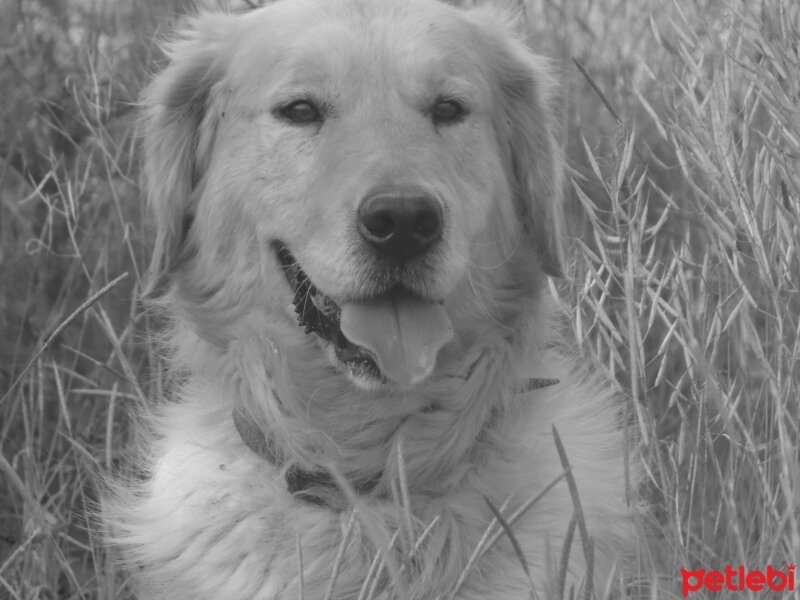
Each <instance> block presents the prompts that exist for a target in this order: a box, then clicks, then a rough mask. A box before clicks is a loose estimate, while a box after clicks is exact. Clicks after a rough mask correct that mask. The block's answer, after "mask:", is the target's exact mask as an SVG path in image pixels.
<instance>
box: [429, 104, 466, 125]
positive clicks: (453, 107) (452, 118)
mask: <svg viewBox="0 0 800 600" xmlns="http://www.w3.org/2000/svg"><path fill="white" fill-rule="evenodd" d="M466 114H467V109H466V107H465V106H464V105H463V104H462V103H461V102H459V101H458V100H453V99H451V98H450V99H442V98H440V99H439V100H437V101H436V104H434V105H433V108H432V109H431V117H432V118H433V122H434V123H436V124H437V125H449V124H451V123H458V122H459V121H461V120H462V119H463V118H464V117H465V116H466Z"/></svg>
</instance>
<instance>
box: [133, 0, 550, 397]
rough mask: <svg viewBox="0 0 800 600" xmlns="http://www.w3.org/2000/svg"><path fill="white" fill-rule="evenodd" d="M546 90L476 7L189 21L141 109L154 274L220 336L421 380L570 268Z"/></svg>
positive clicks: (372, 375)
mask: <svg viewBox="0 0 800 600" xmlns="http://www.w3.org/2000/svg"><path fill="white" fill-rule="evenodd" d="M547 86H548V80H547V74H546V71H545V69H544V67H543V65H542V63H541V61H540V60H539V59H537V58H536V57H535V56H534V55H532V54H530V53H529V52H528V50H527V49H526V48H525V47H524V45H523V44H522V43H521V42H519V41H518V40H516V39H515V37H514V34H513V31H512V28H511V26H510V25H509V24H507V23H504V22H498V21H497V18H496V17H495V16H494V13H493V12H488V11H482V10H479V9H477V10H471V11H466V10H461V9H458V8H455V7H453V6H450V5H446V4H443V3H439V2H435V1H433V0H412V1H403V2H399V1H391V0H282V1H278V2H275V3H273V4H271V5H269V6H267V7H266V8H264V9H260V10H258V11H253V12H251V13H248V14H246V15H242V16H239V17H232V16H219V15H216V16H206V17H201V18H199V19H198V20H196V21H195V23H194V26H193V30H192V32H191V33H190V34H188V36H187V38H186V39H185V40H183V41H181V42H178V43H177V44H176V45H175V46H174V48H173V56H172V62H171V64H170V66H168V67H167V69H166V70H165V71H164V72H163V73H162V75H160V76H159V78H158V79H157V80H156V81H155V82H154V84H153V85H152V86H151V88H150V91H149V95H148V97H147V99H146V102H147V104H148V106H149V121H148V129H147V132H146V138H145V152H146V157H147V163H146V168H147V175H148V179H149V192H150V197H151V202H152V203H153V206H154V208H155V213H156V217H157V220H158V227H159V232H158V241H157V248H156V253H155V256H154V262H153V265H154V270H155V275H156V276H161V275H163V274H165V273H169V274H171V275H172V277H173V278H174V280H175V282H176V283H177V284H178V286H177V287H178V292H179V295H181V294H182V295H183V297H184V299H185V304H186V306H187V307H191V308H187V310H189V312H191V311H192V310H195V311H197V313H198V316H197V317H196V320H197V321H198V322H202V323H204V326H205V328H206V329H209V330H211V331H206V335H207V336H208V337H210V338H212V339H217V340H220V341H222V342H224V341H225V340H227V339H231V338H232V337H236V336H237V335H238V334H239V332H241V330H242V328H246V327H249V326H252V323H253V322H254V319H253V315H254V314H257V315H262V314H268V315H270V318H269V320H270V322H271V324H272V325H271V327H272V329H271V333H270V335H278V336H281V337H295V338H310V337H311V336H310V335H307V333H306V331H308V332H310V333H311V334H313V337H314V339H315V342H316V343H318V344H319V346H320V350H321V351H322V352H324V353H327V355H328V356H329V358H330V360H331V361H332V363H333V364H335V365H336V366H338V367H339V368H340V369H341V370H342V371H343V372H345V373H347V374H348V375H349V376H350V378H351V380H352V381H354V382H355V383H356V384H358V385H360V386H362V387H375V386H379V385H381V384H397V385H401V386H411V385H416V384H418V383H420V382H422V381H424V380H426V379H427V378H428V377H429V376H430V375H431V373H432V372H433V371H434V369H435V366H436V362H437V356H438V355H439V352H440V350H441V349H442V348H443V347H445V346H446V345H447V344H449V343H450V342H451V339H452V338H453V336H454V335H455V336H457V337H458V336H459V335H460V334H461V333H464V334H467V333H468V332H466V331H464V332H461V331H460V330H461V329H463V328H464V327H465V324H464V323H466V321H472V322H474V321H475V318H476V315H478V314H482V315H483V318H484V319H495V320H496V319H497V318H498V315H496V314H492V311H491V308H487V306H489V307H490V306H491V305H492V303H493V302H492V296H493V295H496V294H501V293H502V292H503V288H505V287H508V286H519V285H523V283H522V282H520V281H519V278H520V277H523V276H524V277H531V276H535V275H536V272H537V270H539V269H541V270H543V271H544V272H547V273H549V274H552V275H558V274H559V273H560V271H561V261H562V256H561V250H560V239H559V237H560V232H561V214H560V207H559V201H560V198H559V194H560V175H559V170H560V167H561V159H560V154H559V150H558V145H557V144H556V143H555V141H554V131H553V124H552V118H551V117H550V115H549V112H548V108H547V93H548V92H547ZM521 264H525V265H527V268H525V269H520V265H521ZM187 299H188V300H187ZM295 312H296V313H297V315H295V314H294V313H295ZM465 314H469V315H470V318H469V319H466V320H465V319H463V318H462V317H463V316H464V315H465ZM298 318H299V321H300V327H298V326H297V320H298ZM462 322H463V323H462ZM454 328H455V332H454V331H453V330H454Z"/></svg>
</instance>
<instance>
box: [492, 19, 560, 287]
mask: <svg viewBox="0 0 800 600" xmlns="http://www.w3.org/2000/svg"><path fill="white" fill-rule="evenodd" d="M495 21H496V18H495ZM486 22H487V21H486V20H483V23H484V24H485V23H486ZM489 22H491V21H489ZM503 25H504V26H503V27H502V29H501V30H500V31H495V32H493V33H494V36H493V37H494V38H495V40H494V43H493V44H492V45H493V49H494V50H495V52H494V55H495V65H494V73H495V76H496V77H497V83H498V92H497V93H498V98H497V99H496V102H497V104H498V106H499V110H498V111H497V113H496V116H495V118H496V122H495V129H496V131H497V136H498V139H499V143H500V147H501V150H502V152H503V153H504V154H505V157H504V158H505V161H506V164H507V165H508V168H509V170H510V173H511V177H512V183H513V186H514V188H515V189H514V192H515V196H516V200H517V202H518V210H519V212H520V215H521V218H522V222H523V224H524V227H525V230H526V233H527V234H528V236H529V239H530V241H531V243H532V245H533V248H534V250H535V251H536V252H537V254H538V255H539V257H540V260H541V263H542V268H543V269H544V271H545V273H547V274H548V275H551V276H553V277H563V276H564V265H565V262H564V238H563V236H564V230H565V229H566V227H565V222H564V207H563V197H562V195H563V190H562V188H563V178H564V167H565V161H564V153H563V149H562V146H561V144H560V143H559V137H558V130H559V126H558V120H557V118H556V115H555V111H554V108H553V106H552V104H553V100H552V94H553V91H554V89H555V84H554V78H553V75H552V74H551V68H550V66H549V64H548V62H547V61H546V60H545V59H544V58H542V57H540V56H537V55H536V54H534V53H533V52H531V51H530V49H529V48H528V47H527V45H526V44H525V43H524V42H523V41H522V40H520V39H518V37H517V35H515V34H513V33H511V31H513V30H515V29H516V30H518V29H519V27H516V26H514V25H511V26H510V27H509V26H506V24H503ZM484 26H485V25H484Z"/></svg>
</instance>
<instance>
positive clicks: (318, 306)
mask: <svg viewBox="0 0 800 600" xmlns="http://www.w3.org/2000/svg"><path fill="white" fill-rule="evenodd" d="M275 251H276V255H277V257H278V263H279V265H280V267H281V269H283V272H284V274H285V276H286V280H287V281H288V282H289V286H290V287H291V289H292V292H293V296H292V302H293V304H294V307H295V311H296V312H297V320H298V323H299V325H300V326H301V327H303V328H304V329H305V331H306V333H314V334H316V335H317V336H318V337H319V338H321V339H322V340H323V341H325V342H328V343H330V344H332V345H333V347H334V350H335V353H336V358H337V359H338V360H339V361H340V362H341V363H342V364H344V365H345V366H347V367H348V368H349V369H350V370H351V372H353V373H354V374H355V375H361V376H371V377H373V378H377V379H379V380H380V381H382V382H386V381H387V380H391V381H392V382H394V383H397V384H400V385H415V384H417V383H420V382H421V381H423V380H424V379H426V378H427V377H428V376H429V375H430V374H431V372H432V371H433V369H434V367H435V366H436V358H437V356H438V353H439V350H441V348H442V347H443V346H444V345H445V344H447V342H449V341H450V340H451V339H452V337H453V328H452V325H451V323H450V319H449V317H448V315H447V312H446V311H445V309H444V307H443V306H442V305H441V304H440V303H438V302H434V301H430V300H424V299H421V298H419V297H416V296H414V295H413V294H412V293H410V292H409V291H408V290H405V289H402V288H393V289H391V290H389V291H388V292H386V293H384V294H381V295H379V296H375V297H373V298H369V299H367V300H360V301H351V302H346V303H344V304H343V305H342V306H341V307H340V306H339V305H338V304H337V303H336V302H335V301H334V300H332V299H331V298H330V297H328V296H326V295H325V294H324V293H322V292H321V291H320V290H319V288H317V287H316V286H315V285H314V284H313V283H312V282H311V280H310V279H309V277H308V275H307V274H306V273H305V272H304V271H303V270H302V268H301V267H300V265H299V264H298V262H297V260H296V259H295V257H294V256H293V255H292V253H291V252H290V251H289V249H288V248H287V247H286V246H285V245H283V244H280V243H278V244H276V245H275Z"/></svg>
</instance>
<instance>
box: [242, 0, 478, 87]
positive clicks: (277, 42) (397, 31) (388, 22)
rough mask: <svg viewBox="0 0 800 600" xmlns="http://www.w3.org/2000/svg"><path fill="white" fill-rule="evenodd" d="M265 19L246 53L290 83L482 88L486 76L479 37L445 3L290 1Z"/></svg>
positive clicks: (252, 30)
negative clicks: (450, 83) (387, 80)
mask: <svg viewBox="0 0 800 600" xmlns="http://www.w3.org/2000/svg"><path fill="white" fill-rule="evenodd" d="M259 12H260V14H258V15H257V16H256V18H254V20H253V22H252V23H251V26H250V27H248V28H247V32H246V35H245V36H244V37H243V39H242V40H241V47H242V48H243V49H245V50H244V54H246V55H249V58H253V59H255V60H259V62H260V64H261V65H265V70H269V71H270V73H269V74H267V73H264V74H265V75H269V76H270V77H275V76H277V77H279V78H280V77H284V78H289V79H290V80H291V81H289V82H287V83H291V84H296V85H303V83H305V82H308V83H319V82H321V81H325V80H330V81H333V82H342V81H347V82H348V83H349V84H350V85H353V84H356V83H357V82H358V81H359V80H365V82H369V83H370V84H371V86H372V87H374V84H375V83H378V82H377V81H376V80H375V78H378V79H380V78H382V76H389V77H394V78H395V79H397V78H398V76H399V79H400V80H405V81H408V80H417V81H418V82H423V81H425V80H431V82H432V83H433V84H434V85H436V83H437V80H438V81H439V82H440V81H442V80H457V79H459V78H464V79H465V80H469V81H470V82H472V83H473V84H476V83H479V82H480V80H481V79H482V76H483V73H484V72H485V69H483V68H482V65H481V64H480V63H481V61H482V60H483V59H482V55H483V54H485V53H481V52H479V51H477V48H476V47H477V46H478V45H480V43H481V40H479V39H478V38H479V36H478V33H479V32H478V31H476V29H475V27H474V26H473V24H472V23H471V22H469V20H468V19H465V18H464V17H463V15H462V14H461V11H460V9H457V8H455V7H453V6H449V5H446V4H443V3H441V2H438V1H437V0H411V1H404V2H399V1H397V0H325V1H324V2H319V1H317V0H305V1H302V0H301V1H294V2H289V1H288V0H284V1H282V2H277V3H275V4H274V5H271V6H269V7H268V8H267V10H263V11H259ZM254 16H255V15H254ZM267 57H268V59H267V60H262V59H265V58H267ZM251 75H252V71H251Z"/></svg>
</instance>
